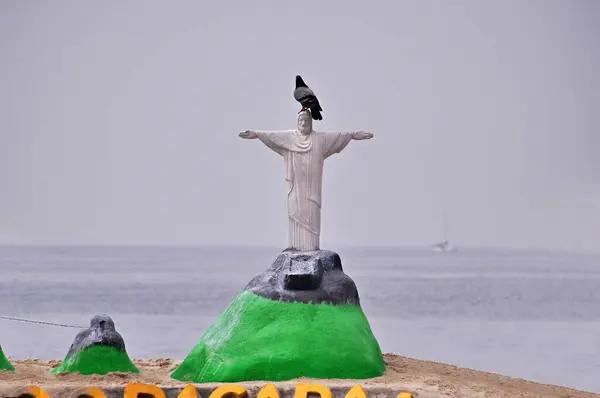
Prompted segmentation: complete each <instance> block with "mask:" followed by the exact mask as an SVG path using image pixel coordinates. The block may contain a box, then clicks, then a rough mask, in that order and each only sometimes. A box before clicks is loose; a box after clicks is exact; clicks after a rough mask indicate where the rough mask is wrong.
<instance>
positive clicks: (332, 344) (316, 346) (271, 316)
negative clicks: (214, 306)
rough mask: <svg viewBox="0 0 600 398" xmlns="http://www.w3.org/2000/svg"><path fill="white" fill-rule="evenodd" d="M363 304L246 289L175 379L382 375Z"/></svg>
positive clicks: (383, 364) (227, 379)
mask: <svg viewBox="0 0 600 398" xmlns="http://www.w3.org/2000/svg"><path fill="white" fill-rule="evenodd" d="M384 370H385V363H384V361H383V355H382V353H381V350H380V348H379V344H378V343H377V340H376V339H375V337H374V336H373V333H372V332H371V327H370V326H369V322H368V321H367V318H366V317H365V315H364V313H363V312H362V309H361V308H360V306H357V305H352V304H348V305H329V304H304V303H297V302H293V303H286V302H280V301H273V300H270V299H266V298H263V297H259V296H256V295H254V294H252V293H250V292H242V293H241V294H240V295H239V296H238V297H237V298H236V299H235V300H234V301H233V302H232V303H231V305H230V306H229V308H227V310H225V312H224V313H223V314H222V315H221V316H220V317H219V319H217V321H216V322H215V323H214V324H213V325H212V326H211V327H210V328H209V329H208V330H207V331H206V333H205V334H204V336H202V338H201V339H200V342H199V343H198V344H197V345H196V346H195V347H194V348H193V349H192V351H191V352H190V354H189V355H188V356H187V358H186V359H185V360H184V361H183V362H182V363H181V365H179V367H177V369H175V371H174V372H173V373H172V374H171V377H172V378H174V379H176V380H180V381H190V382H195V383H207V382H241V381H250V380H270V381H283V380H290V379H294V378H297V377H302V376H304V377H313V378H339V379H365V378H370V377H376V376H381V375H382V374H383V372H384Z"/></svg>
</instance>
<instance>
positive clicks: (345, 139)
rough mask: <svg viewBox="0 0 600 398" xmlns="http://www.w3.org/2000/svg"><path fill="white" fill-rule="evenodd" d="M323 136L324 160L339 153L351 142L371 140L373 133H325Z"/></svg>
mask: <svg viewBox="0 0 600 398" xmlns="http://www.w3.org/2000/svg"><path fill="white" fill-rule="evenodd" d="M320 134H324V135H325V148H324V150H325V158H328V157H329V156H331V155H333V154H335V153H340V152H341V151H342V150H343V149H344V148H346V146H348V144H349V143H350V141H352V140H368V139H370V138H373V133H367V132H364V131H348V132H327V133H320Z"/></svg>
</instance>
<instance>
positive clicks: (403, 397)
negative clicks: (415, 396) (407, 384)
mask: <svg viewBox="0 0 600 398" xmlns="http://www.w3.org/2000/svg"><path fill="white" fill-rule="evenodd" d="M398 398H412V393H410V392H401V393H400V394H398Z"/></svg>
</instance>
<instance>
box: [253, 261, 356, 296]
mask: <svg viewBox="0 0 600 398" xmlns="http://www.w3.org/2000/svg"><path fill="white" fill-rule="evenodd" d="M244 290H246V291H250V292H252V293H254V294H256V295H258V296H261V297H265V298H269V299H271V300H276V301H285V302H302V303H313V304H319V303H328V304H333V305H342V304H355V305H360V299H359V297H358V290H357V289H356V285H355V284H354V281H353V280H352V278H350V277H349V276H348V275H346V274H345V273H344V270H343V268H342V260H341V258H340V256H339V254H337V253H336V252H333V251H330V250H314V251H298V250H294V249H286V250H284V251H283V252H281V253H279V255H278V256H277V257H276V258H275V260H274V261H273V264H272V265H271V267H270V268H269V269H267V270H266V271H264V272H262V273H260V274H258V275H257V276H255V277H254V278H253V279H252V280H251V281H250V283H248V285H247V286H246V287H245V288H244Z"/></svg>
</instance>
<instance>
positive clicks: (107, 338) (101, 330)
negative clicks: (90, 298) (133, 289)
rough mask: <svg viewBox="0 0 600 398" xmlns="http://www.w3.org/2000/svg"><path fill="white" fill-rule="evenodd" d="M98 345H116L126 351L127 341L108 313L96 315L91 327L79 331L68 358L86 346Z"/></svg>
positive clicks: (120, 349) (115, 346)
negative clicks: (117, 329)
mask: <svg viewBox="0 0 600 398" xmlns="http://www.w3.org/2000/svg"><path fill="white" fill-rule="evenodd" d="M97 345H101V346H107V347H114V348H116V349H117V350H119V351H122V352H125V341H124V340H123V337H121V335H120V334H119V332H117V331H116V329H115V323H114V322H113V320H112V319H111V318H110V317H109V316H108V315H106V314H97V315H94V316H93V317H92V319H91V321H90V327H89V328H87V329H85V330H82V331H81V332H79V333H77V336H75V340H74V341H73V344H71V347H70V348H69V352H67V356H66V358H69V357H71V356H73V355H76V354H78V353H79V352H81V351H83V349H85V348H88V347H92V346H97Z"/></svg>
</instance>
